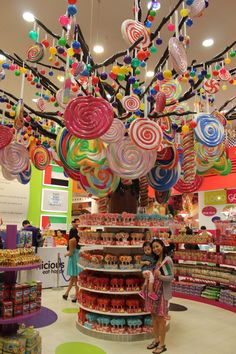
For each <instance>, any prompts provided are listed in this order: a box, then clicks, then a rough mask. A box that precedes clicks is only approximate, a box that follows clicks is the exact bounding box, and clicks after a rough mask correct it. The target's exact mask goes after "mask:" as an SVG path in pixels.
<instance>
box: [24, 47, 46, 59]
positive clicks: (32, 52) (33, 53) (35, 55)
mask: <svg viewBox="0 0 236 354" xmlns="http://www.w3.org/2000/svg"><path fill="white" fill-rule="evenodd" d="M44 49H45V47H44V45H43V44H42V43H35V44H33V45H32V46H30V47H29V49H28V51H27V58H28V60H29V61H30V62H31V63H38V62H39V61H40V60H41V59H43V56H44Z"/></svg>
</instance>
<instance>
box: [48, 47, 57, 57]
mask: <svg viewBox="0 0 236 354" xmlns="http://www.w3.org/2000/svg"><path fill="white" fill-rule="evenodd" d="M49 53H50V54H52V55H55V54H57V48H56V47H50V48H49Z"/></svg>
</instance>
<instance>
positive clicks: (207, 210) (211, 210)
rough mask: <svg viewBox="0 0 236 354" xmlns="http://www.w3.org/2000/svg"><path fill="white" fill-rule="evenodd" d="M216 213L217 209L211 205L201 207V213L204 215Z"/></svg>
mask: <svg viewBox="0 0 236 354" xmlns="http://www.w3.org/2000/svg"><path fill="white" fill-rule="evenodd" d="M216 213H217V210H216V208H215V207H213V206H206V207H205V208H203V209H202V214H203V215H205V216H213V215H215V214H216Z"/></svg>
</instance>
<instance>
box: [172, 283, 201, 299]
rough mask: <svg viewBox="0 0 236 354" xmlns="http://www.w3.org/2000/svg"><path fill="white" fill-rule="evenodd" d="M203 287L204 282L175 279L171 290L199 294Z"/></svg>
mask: <svg viewBox="0 0 236 354" xmlns="http://www.w3.org/2000/svg"><path fill="white" fill-rule="evenodd" d="M204 288H205V285H204V284H196V283H192V282H186V281H175V282H173V284H172V290H173V292H177V293H181V294H182V293H184V294H187V295H193V296H201V293H202V291H203V289H204Z"/></svg>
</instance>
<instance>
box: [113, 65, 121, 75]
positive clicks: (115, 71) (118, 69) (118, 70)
mask: <svg viewBox="0 0 236 354" xmlns="http://www.w3.org/2000/svg"><path fill="white" fill-rule="evenodd" d="M111 71H112V72H113V74H119V72H120V67H119V66H118V65H114V66H113V67H112V69H111Z"/></svg>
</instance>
